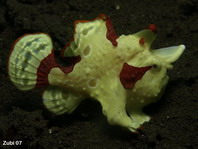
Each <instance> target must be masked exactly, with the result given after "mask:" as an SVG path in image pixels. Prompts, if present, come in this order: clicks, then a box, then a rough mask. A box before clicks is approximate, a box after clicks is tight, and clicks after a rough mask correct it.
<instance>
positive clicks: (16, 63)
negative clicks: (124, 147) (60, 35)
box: [8, 15, 185, 132]
mask: <svg viewBox="0 0 198 149" xmlns="http://www.w3.org/2000/svg"><path fill="white" fill-rule="evenodd" d="M155 29H156V27H155V26H154V25H151V28H148V29H145V30H142V31H140V32H137V33H135V34H129V35H121V36H117V35H116V33H115V31H114V29H113V27H112V23H111V21H110V19H109V18H108V17H107V16H105V15H99V16H98V17H97V18H96V19H94V20H92V21H86V20H81V21H76V22H75V33H74V39H73V40H72V41H71V42H70V43H69V44H68V45H67V46H65V48H64V49H63V50H61V56H62V57H63V58H64V60H65V62H67V63H68V62H69V65H67V66H61V65H60V64H58V63H57V62H56V59H55V56H54V52H53V45H52V40H51V38H50V36H49V35H47V34H44V33H35V34H26V35H24V36H22V37H20V38H18V39H17V40H16V41H15V43H14V45H13V48H12V50H11V54H10V57H9V61H8V74H9V77H10V80H11V81H12V82H13V84H14V85H15V86H16V87H17V88H18V89H20V90H31V89H33V88H35V87H44V86H46V89H45V91H44V93H43V95H42V97H43V103H44V105H45V107H46V108H47V109H48V110H49V111H51V112H53V113H55V114H57V115H58V114H63V113H68V114H69V113H72V112H73V111H74V110H75V109H76V108H77V106H78V105H79V104H80V103H81V102H82V101H83V100H84V99H87V98H91V99H95V100H97V101H99V102H100V104H101V106H102V112H103V114H104V115H105V116H106V117H107V121H108V122H109V124H112V125H120V126H122V127H125V128H128V129H129V130H130V131H132V132H136V131H137V129H138V128H139V127H140V126H141V125H142V124H143V123H144V122H146V121H149V120H150V117H149V116H148V115H146V114H145V113H143V111H142V109H143V107H145V106H146V105H148V104H150V103H152V102H156V101H157V100H158V99H159V98H160V96H161V95H162V93H163V91H164V88H165V86H166V84H167V82H168V76H167V70H168V69H171V68H172V67H173V66H172V63H173V62H175V61H176V60H177V59H178V58H179V57H180V56H181V54H182V53H183V52H184V49H185V46H184V45H179V46H173V47H168V48H161V49H157V50H154V49H152V48H151V44H152V42H153V40H154V39H155V38H156V31H155Z"/></svg>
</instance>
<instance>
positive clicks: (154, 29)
mask: <svg viewBox="0 0 198 149" xmlns="http://www.w3.org/2000/svg"><path fill="white" fill-rule="evenodd" d="M148 29H150V30H151V31H152V32H154V33H156V32H157V26H156V25H155V24H150V25H149V27H148Z"/></svg>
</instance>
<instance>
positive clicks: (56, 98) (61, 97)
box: [43, 87, 84, 115]
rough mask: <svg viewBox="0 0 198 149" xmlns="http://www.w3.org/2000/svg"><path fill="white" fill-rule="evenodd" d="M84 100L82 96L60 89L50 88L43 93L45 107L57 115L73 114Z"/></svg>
mask: <svg viewBox="0 0 198 149" xmlns="http://www.w3.org/2000/svg"><path fill="white" fill-rule="evenodd" d="M83 99H84V98H83V97H82V96H81V95H77V94H73V93H71V92H67V91H65V90H64V89H62V88H59V87H48V88H47V89H46V90H45V91H44V93H43V103H44V105H45V107H46V108H47V109H48V110H49V111H51V112H53V113H55V114H57V115H59V114H63V113H68V114H70V113H72V112H73V111H74V110H75V109H76V108H77V107H78V105H79V104H80V103H81V101H82V100H83Z"/></svg>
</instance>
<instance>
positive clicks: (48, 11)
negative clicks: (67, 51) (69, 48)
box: [0, 0, 198, 149]
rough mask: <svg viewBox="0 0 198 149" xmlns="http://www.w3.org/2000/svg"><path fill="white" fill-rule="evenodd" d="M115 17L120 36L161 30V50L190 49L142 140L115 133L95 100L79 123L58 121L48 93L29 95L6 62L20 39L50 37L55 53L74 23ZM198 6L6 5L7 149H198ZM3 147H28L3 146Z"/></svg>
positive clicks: (1, 43)
mask: <svg viewBox="0 0 198 149" xmlns="http://www.w3.org/2000/svg"><path fill="white" fill-rule="evenodd" d="M100 13H104V14H106V15H108V16H110V18H111V20H112V22H113V24H114V27H115V30H116V32H117V34H118V35H121V34H129V33H135V32H137V31H139V30H142V29H144V28H145V27H147V26H148V25H149V24H151V23H154V24H156V25H157V26H158V38H157V39H156V40H155V43H154V44H153V47H154V48H161V47H166V46H172V45H179V44H182V43H183V44H185V45H186V51H185V52H184V54H183V55H182V56H181V58H180V59H179V60H178V61H177V62H176V63H175V65H174V66H175V67H174V69H173V70H171V71H169V76H170V81H169V84H168V86H167V89H166V92H165V93H164V96H163V97H162V99H161V100H160V101H159V102H158V103H156V104H152V105H150V106H148V107H147V108H146V109H145V111H146V112H147V113H148V114H149V115H151V116H152V119H151V121H150V122H148V123H145V124H144V125H143V127H144V128H143V129H142V130H141V131H140V133H139V134H132V133H131V132H128V131H126V130H124V129H122V128H120V127H115V126H110V125H109V124H108V123H107V122H106V118H105V117H104V116H103V115H102V112H101V106H100V104H99V103H97V102H95V101H91V100H87V101H85V102H83V104H81V105H80V107H79V108H78V109H77V110H76V111H75V112H74V113H73V114H71V115H66V114H64V115H61V116H54V115H52V114H50V113H49V112H48V111H47V110H46V109H45V108H44V106H43V104H42V98H41V95H42V90H41V89H35V90H32V91H27V92H22V91H19V90H17V89H16V87H15V86H14V85H13V84H12V83H11V82H10V81H9V79H8V76H7V71H6V67H7V64H6V61H7V57H8V54H9V49H10V48H11V46H12V43H13V42H14V40H15V39H16V38H18V37H19V36H21V35H23V34H25V33H35V32H45V33H48V34H50V36H51V37H52V40H53V44H54V49H55V50H60V49H61V48H62V47H64V45H65V44H66V43H67V42H68V41H69V40H70V39H71V38H72V34H73V31H74V28H73V22H74V21H75V20H78V19H93V18H95V17H96V16H98V14H100ZM197 37H198V1H197V0H177V1H176V0H166V1H160V0H153V1H151V0H142V1H140V0H125V1H124V0H123V1H121V0H98V1H96V2H94V1H91V0H68V1H66V0H7V1H6V0H1V1H0V98H1V99H0V148H12V149H13V148H23V149H63V148H71V149H73V148H77V149H150V148H151V149H153V148H154V149H196V148H198V94H197V93H196V91H198V80H197V78H198V48H197V47H198V45H197V39H198V38H197ZM3 140H6V141H17V140H18V141H20V140H21V141H23V142H22V145H21V146H16V145H15V146H2V143H3Z"/></svg>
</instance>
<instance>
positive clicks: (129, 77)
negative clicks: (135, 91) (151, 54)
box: [120, 63, 151, 89]
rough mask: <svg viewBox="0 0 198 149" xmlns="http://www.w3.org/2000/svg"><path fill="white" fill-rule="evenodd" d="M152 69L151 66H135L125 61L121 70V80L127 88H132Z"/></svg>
mask: <svg viewBox="0 0 198 149" xmlns="http://www.w3.org/2000/svg"><path fill="white" fill-rule="evenodd" d="M149 69H151V66H146V67H134V66H130V65H128V64H127V63H124V65H123V67H122V70H121V72H120V81H121V83H122V85H123V87H124V88H125V89H131V88H133V87H134V86H135V83H136V82H137V81H138V80H140V79H141V78H142V77H143V75H144V74H145V73H146V72H147V71H148V70H149Z"/></svg>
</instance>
